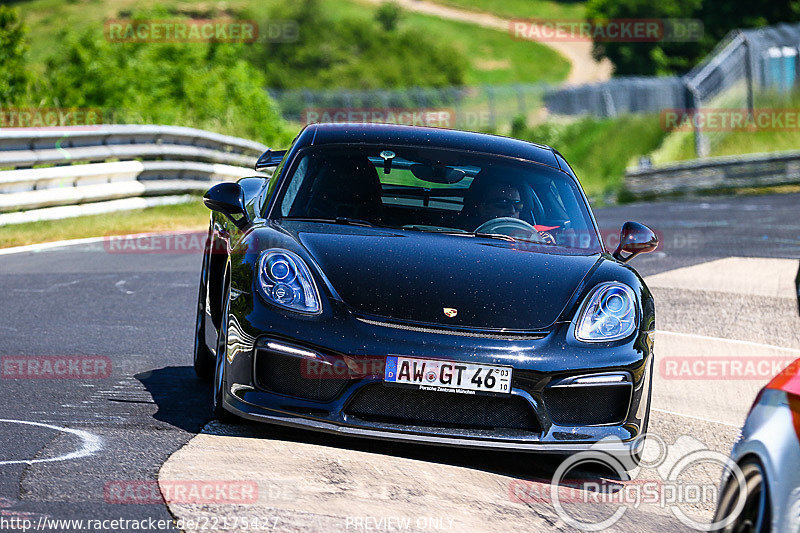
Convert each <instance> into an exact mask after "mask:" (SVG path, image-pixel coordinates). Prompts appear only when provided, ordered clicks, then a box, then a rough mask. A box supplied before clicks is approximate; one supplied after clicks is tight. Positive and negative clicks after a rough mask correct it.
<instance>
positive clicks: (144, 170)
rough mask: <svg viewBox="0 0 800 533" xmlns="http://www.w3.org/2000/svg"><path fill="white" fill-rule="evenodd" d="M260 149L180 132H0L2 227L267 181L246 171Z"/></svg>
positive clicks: (121, 128)
mask: <svg viewBox="0 0 800 533" xmlns="http://www.w3.org/2000/svg"><path fill="white" fill-rule="evenodd" d="M266 150H267V147H266V146H264V145H262V144H260V143H257V142H253V141H249V140H246V139H240V138H238V137H230V136H227V135H220V134H217V133H212V132H208V131H204V130H197V129H193V128H184V127H178V126H135V125H109V126H85V127H72V128H55V129H46V130H41V129H25V128H20V129H15V130H0V169H3V168H4V169H6V170H0V225H3V224H6V223H14V222H20V221H25V220H28V219H29V220H42V219H49V218H62V217H64V216H76V215H78V214H82V212H84V211H87V210H86V209H83V210H80V209H73V210H69V209H63V208H62V209H53V208H54V207H63V206H70V205H72V206H77V205H84V204H87V203H95V202H111V201H117V200H120V199H125V198H135V197H150V196H159V197H162V196H165V195H170V194H186V193H191V192H198V191H200V192H201V191H204V190H206V189H208V188H209V187H210V186H211V182H216V181H224V180H235V179H238V178H242V177H245V176H256V175H266V174H262V173H259V172H255V171H253V170H252V169H253V166H254V164H255V162H256V160H257V158H258V156H259V155H261V154H262V153H263V152H264V151H266ZM45 165H46V166H45ZM114 205H124V204H121V203H119V202H117V203H116V204H114ZM131 205H138V204H131ZM109 207H111V206H110V205H109ZM48 208H49V209H51V211H50V212H47V209H48ZM98 209H99V210H100V211H102V207H100V206H94V209H93V210H89V211H97V210H98ZM20 211H21V212H20ZM12 212H13V213H12ZM26 213H27V215H29V216H26ZM12 215H13V216H12Z"/></svg>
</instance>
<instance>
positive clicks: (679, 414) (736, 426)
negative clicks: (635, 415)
mask: <svg viewBox="0 0 800 533" xmlns="http://www.w3.org/2000/svg"><path fill="white" fill-rule="evenodd" d="M650 410H651V411H658V412H659V413H665V414H668V415H673V416H681V417H683V418H691V419H692V420H699V421H701V422H708V423H709V424H719V425H721V426H728V427H731V428H736V429H739V428H740V427H741V426H739V425H736V424H730V423H728V422H720V421H719V420H711V419H710V418H703V417H702V416H693V415H685V414H683V413H676V412H675V411H667V410H666V409H659V408H658V407H651V408H650Z"/></svg>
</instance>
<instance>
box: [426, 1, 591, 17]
mask: <svg viewBox="0 0 800 533" xmlns="http://www.w3.org/2000/svg"><path fill="white" fill-rule="evenodd" d="M435 1H436V3H439V4H445V5H448V6H453V7H460V8H463V9H468V10H471V11H486V12H487V13H493V14H495V15H497V16H499V17H504V18H509V19H513V18H529V19H534V18H535V19H556V18H558V19H570V20H572V19H583V17H584V15H585V14H586V9H585V2H582V1H577V0H576V1H561V2H559V1H557V0H503V1H502V2H498V1H497V0H435Z"/></svg>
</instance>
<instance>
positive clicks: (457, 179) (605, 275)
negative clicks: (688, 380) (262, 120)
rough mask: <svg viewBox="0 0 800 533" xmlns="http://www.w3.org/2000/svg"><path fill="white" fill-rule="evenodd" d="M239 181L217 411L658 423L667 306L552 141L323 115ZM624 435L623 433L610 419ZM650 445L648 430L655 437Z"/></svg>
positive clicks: (377, 425)
mask: <svg viewBox="0 0 800 533" xmlns="http://www.w3.org/2000/svg"><path fill="white" fill-rule="evenodd" d="M268 167H277V168H276V169H275V171H274V173H273V175H272V178H270V179H266V178H245V179H242V180H240V181H239V182H238V183H221V184H219V185H216V186H214V187H212V188H211V189H210V190H209V191H208V193H207V194H206V195H205V203H206V205H207V206H208V207H209V208H211V209H212V210H213V213H212V216H211V226H210V230H209V241H208V245H207V248H206V253H205V255H204V258H203V268H202V279H201V283H200V294H199V298H198V306H197V323H196V338H195V350H194V364H195V368H196V370H197V372H198V374H199V375H200V376H201V377H204V378H207V379H212V378H213V383H214V400H213V402H214V405H213V410H214V414H215V416H216V417H218V418H219V419H223V420H225V419H228V420H230V419H231V418H235V417H242V418H246V419H250V420H258V421H263V422H269V423H275V424H284V425H290V426H296V427H302V428H308V429H315V430H320V431H329V432H333V433H339V434H344V435H353V436H361V437H371V438H381V439H396V440H402V441H413V442H419V443H431V444H443V445H454V446H476V447H483V448H495V449H498V448H499V449H509V450H528V451H548V452H559V453H563V452H567V453H568V452H573V451H578V450H582V449H585V448H587V447H589V446H591V445H592V444H593V443H596V442H597V441H599V440H600V439H604V438H605V437H611V439H610V440H609V441H608V445H607V451H608V452H610V453H620V454H627V453H630V452H631V450H632V448H634V447H635V446H634V443H637V441H638V439H637V437H638V436H640V435H642V434H643V433H644V432H645V430H646V428H647V421H648V413H649V401H650V383H651V376H652V368H653V363H652V359H653V356H652V334H653V330H654V327H655V326H654V323H655V322H654V307H653V298H652V296H651V294H650V291H649V290H648V289H647V287H646V286H645V284H644V282H643V281H642V279H641V277H640V276H639V275H638V274H637V272H636V271H635V270H634V269H632V268H631V267H630V266H628V265H626V264H625V263H626V261H627V260H628V259H630V258H631V257H633V256H634V255H636V254H638V253H641V252H648V251H651V250H653V249H655V247H656V246H657V240H656V237H655V235H654V234H653V232H652V231H650V230H649V229H648V228H646V227H645V226H642V225H640V224H636V223H633V222H628V223H626V224H625V226H624V227H623V228H622V232H621V235H620V242H621V245H620V246H619V247H618V248H617V250H616V251H614V252H613V253H609V251H608V250H606V249H605V248H604V246H603V243H602V241H601V239H600V236H599V233H598V230H597V224H596V222H595V220H594V217H593V215H592V213H591V210H590V208H589V205H588V202H587V200H586V197H585V195H584V193H583V191H582V189H581V187H580V185H579V183H578V180H577V178H576V177H575V174H574V173H573V171H572V169H571V168H570V166H569V165H568V164H567V162H566V161H565V160H564V158H563V157H562V156H561V155H560V154H559V153H558V152H557V151H555V150H553V149H552V148H549V147H547V146H542V145H538V144H533V143H529V142H523V141H519V140H514V139H510V138H506V137H500V136H494V135H486V134H479V133H469V132H463V131H454V130H442V129H435V128H420V127H412V126H395V125H371V124H365V125H352V124H349V125H342V124H313V125H309V126H308V127H306V128H305V129H304V130H303V131H302V132H301V133H300V134H299V135H298V136H297V138H296V139H295V140H294V142H293V144H292V146H291V148H290V149H289V150H288V151H286V152H267V153H265V154H264V155H263V156H262V157H261V158H260V159H259V162H258V163H257V165H256V169H257V170H262V169H265V168H268ZM604 442H606V441H604ZM637 449H638V447H637Z"/></svg>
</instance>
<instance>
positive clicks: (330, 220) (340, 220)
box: [281, 217, 388, 228]
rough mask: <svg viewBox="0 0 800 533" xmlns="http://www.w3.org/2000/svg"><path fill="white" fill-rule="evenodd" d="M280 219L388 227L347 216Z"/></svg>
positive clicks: (285, 218)
mask: <svg viewBox="0 0 800 533" xmlns="http://www.w3.org/2000/svg"><path fill="white" fill-rule="evenodd" d="M281 220H299V221H300V222H325V223H327V224H346V225H348V226H366V227H370V228H372V227H388V226H381V225H380V224H375V223H374V222H370V221H369V220H362V219H360V218H349V217H336V218H317V217H283V218H282V219H281Z"/></svg>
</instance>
